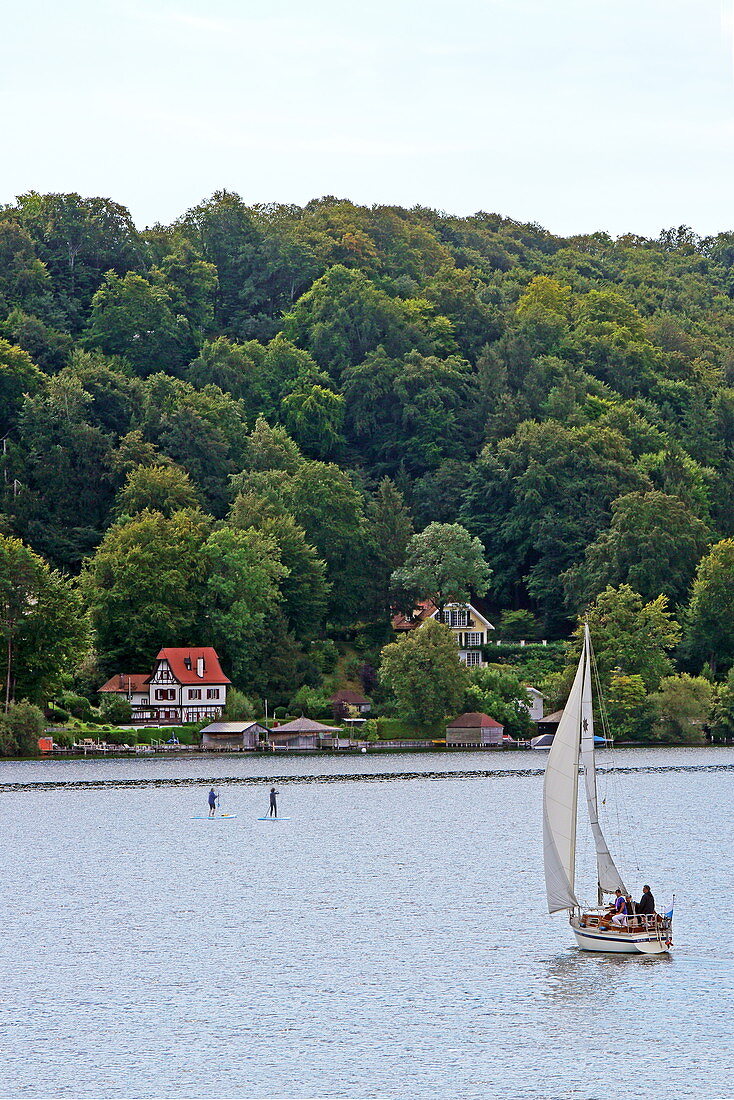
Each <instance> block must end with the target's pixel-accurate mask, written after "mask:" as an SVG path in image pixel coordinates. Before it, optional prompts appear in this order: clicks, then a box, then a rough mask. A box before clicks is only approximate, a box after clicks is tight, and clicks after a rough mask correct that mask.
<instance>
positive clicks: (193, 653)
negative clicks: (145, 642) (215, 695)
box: [148, 645, 232, 684]
mask: <svg viewBox="0 0 734 1100" xmlns="http://www.w3.org/2000/svg"><path fill="white" fill-rule="evenodd" d="M200 658H203V659H204V675H203V676H199V675H197V672H196V669H197V664H198V661H199V660H200ZM156 660H157V661H168V664H169V667H170V669H171V672H172V673H173V675H174V676H175V677H176V679H177V680H178V682H179V683H180V684H231V683H232V681H231V680H229V679H228V678H227V677H226V676H225V675H224V673H223V672H222V666H221V665H220V663H219V657H218V656H217V651H216V649H214V648H213V646H210V645H205V646H184V647H181V648H180V649H162V650H161V651H160V652H159V654H158V656H157V657H156ZM148 679H150V677H148Z"/></svg>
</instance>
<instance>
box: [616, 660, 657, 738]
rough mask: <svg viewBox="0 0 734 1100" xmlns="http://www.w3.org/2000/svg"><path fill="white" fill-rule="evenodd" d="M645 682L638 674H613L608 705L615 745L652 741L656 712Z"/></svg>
mask: <svg viewBox="0 0 734 1100" xmlns="http://www.w3.org/2000/svg"><path fill="white" fill-rule="evenodd" d="M650 699H651V697H650V696H649V695H648V693H647V691H646V689H645V682H644V680H643V679H642V677H641V676H639V675H637V674H636V673H635V674H634V675H632V676H627V675H625V674H624V673H622V672H613V673H612V674H611V676H610V678H609V689H608V691H607V694H606V698H605V703H606V709H607V717H608V719H609V728H610V732H611V734H612V737H613V738H614V740H615V741H623V740H624V741H629V740H632V741H650V740H651V739H652V736H653V734H652V726H653V721H654V717H655V714H654V710H653V706H652V703H651V702H650Z"/></svg>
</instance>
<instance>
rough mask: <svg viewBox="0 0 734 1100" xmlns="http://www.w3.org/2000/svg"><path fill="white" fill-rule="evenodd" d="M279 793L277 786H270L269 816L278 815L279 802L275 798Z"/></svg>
mask: <svg viewBox="0 0 734 1100" xmlns="http://www.w3.org/2000/svg"><path fill="white" fill-rule="evenodd" d="M279 793H280V792H279V791H276V789H275V787H271V788H270V811H269V812H268V817H277V816H278V803H277V802H276V801H275V799H276V796H277V795H278V794H279Z"/></svg>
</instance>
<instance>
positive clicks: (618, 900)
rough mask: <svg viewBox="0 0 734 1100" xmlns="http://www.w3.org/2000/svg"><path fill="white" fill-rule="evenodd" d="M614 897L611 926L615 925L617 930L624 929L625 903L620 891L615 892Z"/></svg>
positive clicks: (625, 917) (625, 922) (625, 918)
mask: <svg viewBox="0 0 734 1100" xmlns="http://www.w3.org/2000/svg"><path fill="white" fill-rule="evenodd" d="M614 895H615V898H614V908H615V910H616V912H615V914H614V916H613V917H612V924H616V926H617V928H624V927H625V925H626V924H627V902H626V901H625V897H624V894H623V893H622V891H621V890H615V891H614Z"/></svg>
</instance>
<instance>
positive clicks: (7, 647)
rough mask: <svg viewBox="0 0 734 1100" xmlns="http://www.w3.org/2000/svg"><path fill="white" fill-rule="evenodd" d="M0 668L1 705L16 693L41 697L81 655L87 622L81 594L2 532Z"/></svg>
mask: <svg viewBox="0 0 734 1100" xmlns="http://www.w3.org/2000/svg"><path fill="white" fill-rule="evenodd" d="M0 636H1V637H2V640H3V650H2V654H0V669H2V675H3V683H4V689H5V690H4V693H3V694H4V705H5V710H6V711H7V710H8V707H9V706H10V703H11V702H12V700H13V699H14V698H15V696H16V694H22V695H24V696H26V697H29V696H30V697H32V698H35V699H39V698H43V693H44V691H45V689H46V688H47V687H49V686H51V685H52V684H53V682H54V680H57V679H58V677H59V676H60V675H61V673H62V672H64V671H66V670H68V669H69V667H70V666H73V664H74V663H75V662H76V661H77V660H78V659H79V657H80V656H81V654H82V653H83V651H84V649H85V648H86V645H87V641H88V623H87V619H86V616H85V613H84V609H83V606H82V602H81V599H80V597H79V593H78V592H77V591H76V589H75V588H74V587H73V586H72V584H71V582H70V581H68V580H67V579H66V578H64V577H62V576H61V575H60V574H59V573H56V572H54V571H53V570H51V569H49V567H48V565H47V564H46V562H45V561H43V559H42V558H40V557H39V556H38V554H34V553H33V551H32V550H29V549H28V547H27V546H24V545H23V543H22V542H21V541H20V539H14V538H8V537H5V536H3V535H0Z"/></svg>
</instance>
